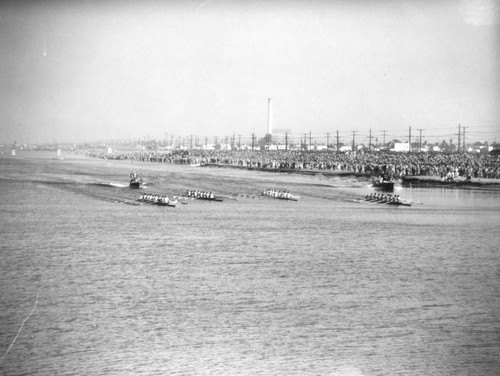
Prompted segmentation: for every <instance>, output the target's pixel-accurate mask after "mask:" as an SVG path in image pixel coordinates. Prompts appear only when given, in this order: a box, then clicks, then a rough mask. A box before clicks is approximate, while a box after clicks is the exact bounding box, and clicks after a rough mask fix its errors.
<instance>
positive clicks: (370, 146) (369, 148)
mask: <svg viewBox="0 0 500 376" xmlns="http://www.w3.org/2000/svg"><path fill="white" fill-rule="evenodd" d="M368 138H369V139H370V141H369V144H368V150H370V151H372V138H373V137H372V129H371V128H370V136H368Z"/></svg>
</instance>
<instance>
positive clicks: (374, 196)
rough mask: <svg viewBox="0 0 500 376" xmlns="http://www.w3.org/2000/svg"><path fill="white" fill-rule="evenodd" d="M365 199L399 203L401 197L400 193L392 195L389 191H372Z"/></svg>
mask: <svg viewBox="0 0 500 376" xmlns="http://www.w3.org/2000/svg"><path fill="white" fill-rule="evenodd" d="M365 201H377V202H394V203H398V202H401V199H400V198H399V195H392V194H389V193H386V194H382V193H370V194H369V195H366V196H365Z"/></svg>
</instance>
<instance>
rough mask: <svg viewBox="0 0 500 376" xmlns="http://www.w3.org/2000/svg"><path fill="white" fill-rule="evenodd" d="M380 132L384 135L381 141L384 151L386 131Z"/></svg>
mask: <svg viewBox="0 0 500 376" xmlns="http://www.w3.org/2000/svg"><path fill="white" fill-rule="evenodd" d="M381 132H382V133H383V134H384V136H383V141H382V146H383V148H384V149H385V134H386V133H387V132H388V131H387V130H385V129H383V130H382V131H381Z"/></svg>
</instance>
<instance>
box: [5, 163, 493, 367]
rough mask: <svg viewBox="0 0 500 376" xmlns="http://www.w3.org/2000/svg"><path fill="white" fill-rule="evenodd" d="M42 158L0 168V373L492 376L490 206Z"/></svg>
mask: <svg viewBox="0 0 500 376" xmlns="http://www.w3.org/2000/svg"><path fill="white" fill-rule="evenodd" d="M51 157H52V156H51V155H50V156H48V155H47V154H43V153H25V154H22V153H21V154H20V155H18V156H17V157H16V158H12V157H9V156H1V157H0V176H1V177H0V192H1V193H0V194H1V197H2V200H1V202H0V220H1V228H0V235H1V239H2V242H1V243H0V287H1V289H0V357H2V360H1V361H0V374H2V375H498V369H500V356H499V354H500V294H499V293H498V292H499V290H500V289H499V287H500V256H499V253H498V250H497V248H498V245H499V244H500V231H499V230H500V228H499V219H500V192H499V191H495V190H458V189H442V188H439V189H438V188H425V189H405V188H401V189H399V190H398V192H397V193H398V194H400V195H401V196H402V197H403V198H405V199H408V200H410V201H412V203H413V205H412V207H409V208H408V207H388V206H383V205H377V204H367V203H361V202H358V199H359V198H360V197H362V196H364V195H366V194H368V193H370V192H371V190H370V188H369V187H368V182H366V181H364V182H363V181H356V180H351V179H338V178H326V177H323V176H300V175H283V174H273V173H261V172H249V171H233V170H226V169H206V168H191V167H179V166H169V165H161V164H148V163H135V164H131V163H130V162H126V161H103V160H94V159H83V158H80V157H76V156H71V155H68V156H66V158H65V159H64V160H55V159H52V158H51ZM131 169H136V170H138V171H139V172H140V173H141V174H142V175H143V176H144V178H145V180H146V182H147V188H146V189H145V190H146V191H148V192H155V193H165V194H171V195H173V194H180V193H182V192H183V191H184V190H185V189H187V188H193V189H202V190H212V191H214V192H216V193H217V194H221V195H225V196H226V197H227V198H228V199H226V200H225V201H224V202H222V203H218V202H204V201H194V202H192V203H191V204H190V205H178V206H177V207H176V208H165V207H157V206H153V205H148V204H143V205H137V204H138V202H137V201H136V199H137V198H138V197H139V192H138V191H137V190H135V191H134V190H130V189H129V188H128V187H127V184H128V174H129V172H130V171H131ZM268 187H277V188H287V189H289V190H290V191H291V192H292V193H294V194H298V195H300V196H302V198H301V200H300V201H298V202H287V201H282V200H272V199H267V198H262V197H259V196H258V192H259V191H260V190H261V189H264V188H268Z"/></svg>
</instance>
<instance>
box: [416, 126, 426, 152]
mask: <svg viewBox="0 0 500 376" xmlns="http://www.w3.org/2000/svg"><path fill="white" fill-rule="evenodd" d="M418 131H419V134H420V141H419V142H418V151H419V152H421V151H422V131H425V129H422V128H418Z"/></svg>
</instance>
